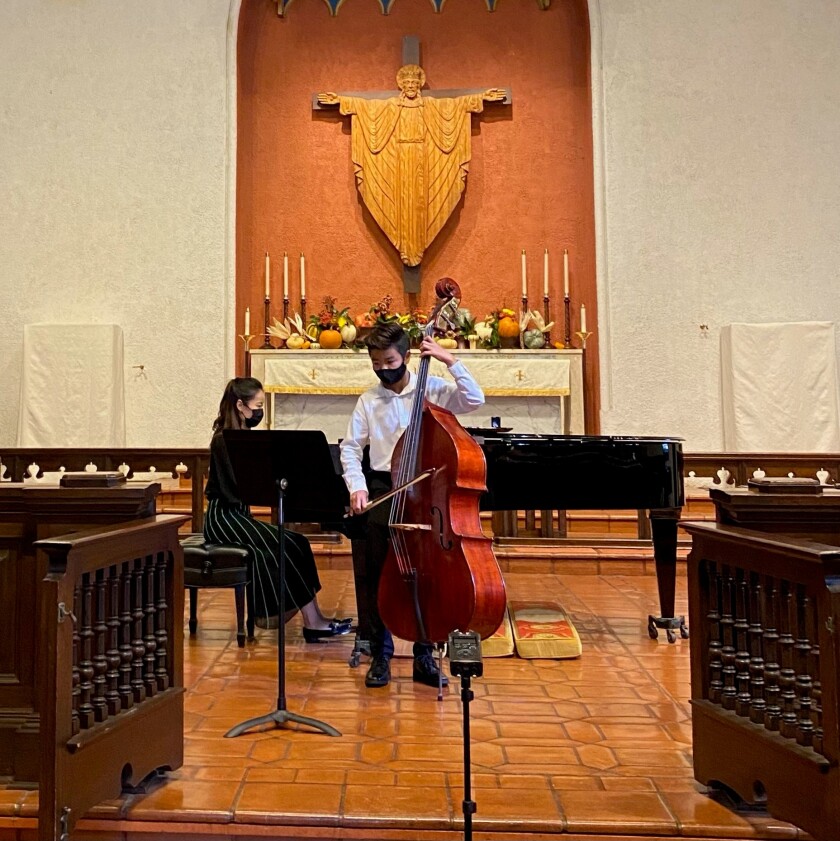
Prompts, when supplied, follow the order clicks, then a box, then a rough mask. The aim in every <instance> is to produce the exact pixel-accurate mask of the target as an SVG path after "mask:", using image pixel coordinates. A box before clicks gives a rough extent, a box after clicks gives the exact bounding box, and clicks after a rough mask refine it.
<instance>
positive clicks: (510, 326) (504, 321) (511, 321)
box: [499, 316, 519, 339]
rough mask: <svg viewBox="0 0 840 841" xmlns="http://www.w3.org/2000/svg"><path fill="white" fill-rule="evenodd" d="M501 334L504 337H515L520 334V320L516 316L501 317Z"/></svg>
mask: <svg viewBox="0 0 840 841" xmlns="http://www.w3.org/2000/svg"><path fill="white" fill-rule="evenodd" d="M499 335H500V336H501V337H502V338H503V339H513V338H516V337H517V336H518V335H519V322H518V321H517V320H516V319H515V318H511V317H510V316H505V317H504V318H500V319H499Z"/></svg>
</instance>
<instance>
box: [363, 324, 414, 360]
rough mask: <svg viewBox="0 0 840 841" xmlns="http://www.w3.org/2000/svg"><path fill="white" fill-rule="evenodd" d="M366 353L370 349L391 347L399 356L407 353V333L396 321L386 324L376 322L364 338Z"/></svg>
mask: <svg viewBox="0 0 840 841" xmlns="http://www.w3.org/2000/svg"><path fill="white" fill-rule="evenodd" d="M365 344H366V345H367V349H368V353H370V352H371V351H372V350H388V348H391V347H393V348H394V349H395V350H396V351H397V353H398V354H399V355H400V356H405V355H406V354H407V353H408V346H409V341H408V334H407V333H406V332H405V330H403V329H402V327H401V326H400V325H399V324H397V322H396V321H389V322H388V323H387V324H377V325H375V326H374V328H373V330H371V331H370V335H369V336H368V337H367V339H366V340H365Z"/></svg>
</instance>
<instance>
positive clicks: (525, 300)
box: [522, 295, 528, 315]
mask: <svg viewBox="0 0 840 841" xmlns="http://www.w3.org/2000/svg"><path fill="white" fill-rule="evenodd" d="M526 312H528V296H527V295H523V296H522V314H523V315H524V314H525V313H526Z"/></svg>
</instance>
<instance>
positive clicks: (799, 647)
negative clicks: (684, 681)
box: [686, 524, 840, 841]
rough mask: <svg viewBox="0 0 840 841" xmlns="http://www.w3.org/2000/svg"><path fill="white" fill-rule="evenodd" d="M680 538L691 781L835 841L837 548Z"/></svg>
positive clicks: (778, 538)
mask: <svg viewBox="0 0 840 841" xmlns="http://www.w3.org/2000/svg"><path fill="white" fill-rule="evenodd" d="M686 528H687V530H688V531H689V533H690V534H691V536H692V550H691V553H690V555H689V562H688V593H689V614H690V616H691V619H692V635H691V684H692V690H691V694H692V701H691V703H692V708H693V712H692V728H693V734H694V738H693V745H694V749H693V757H694V770H695V777H696V778H697V779H698V780H699V781H700V782H701V783H704V784H716V783H719V784H722V785H724V786H726V787H728V788H730V789H732V790H734V791H735V792H736V793H737V794H738V795H739V796H740V797H741V798H742V799H743V800H745V801H747V802H751V803H757V802H758V803H764V802H766V805H767V807H768V809H769V811H770V812H771V814H772V815H773V816H774V817H777V818H781V819H784V820H788V821H791V822H792V823H794V824H796V825H798V826H801V827H803V828H804V829H806V830H807V831H808V832H810V833H811V834H812V835H813V836H814V837H815V838H816V839H818V841H828V839H831V841H836V839H837V838H839V837H840V776H838V774H840V772H838V760H840V731H839V730H838V728H839V727H840V701H839V700H838V688H840V687H838V656H840V646H838V643H837V631H838V627H837V623H838V618H840V586H838V582H840V547H836V546H828V545H825V544H818V543H811V542H808V541H804V540H799V539H797V538H794V537H790V536H787V535H775V536H774V535H769V534H763V533H760V532H754V531H748V530H745V529H739V528H734V527H731V526H722V525H717V524H716V525H711V524H709V525H703V524H689V525H687V526H686ZM817 804H819V805H817Z"/></svg>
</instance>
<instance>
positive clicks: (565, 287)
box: [563, 248, 569, 298]
mask: <svg viewBox="0 0 840 841" xmlns="http://www.w3.org/2000/svg"><path fill="white" fill-rule="evenodd" d="M563 294H564V295H565V296H566V297H567V298H568V297H569V249H568V248H564V249H563Z"/></svg>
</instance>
